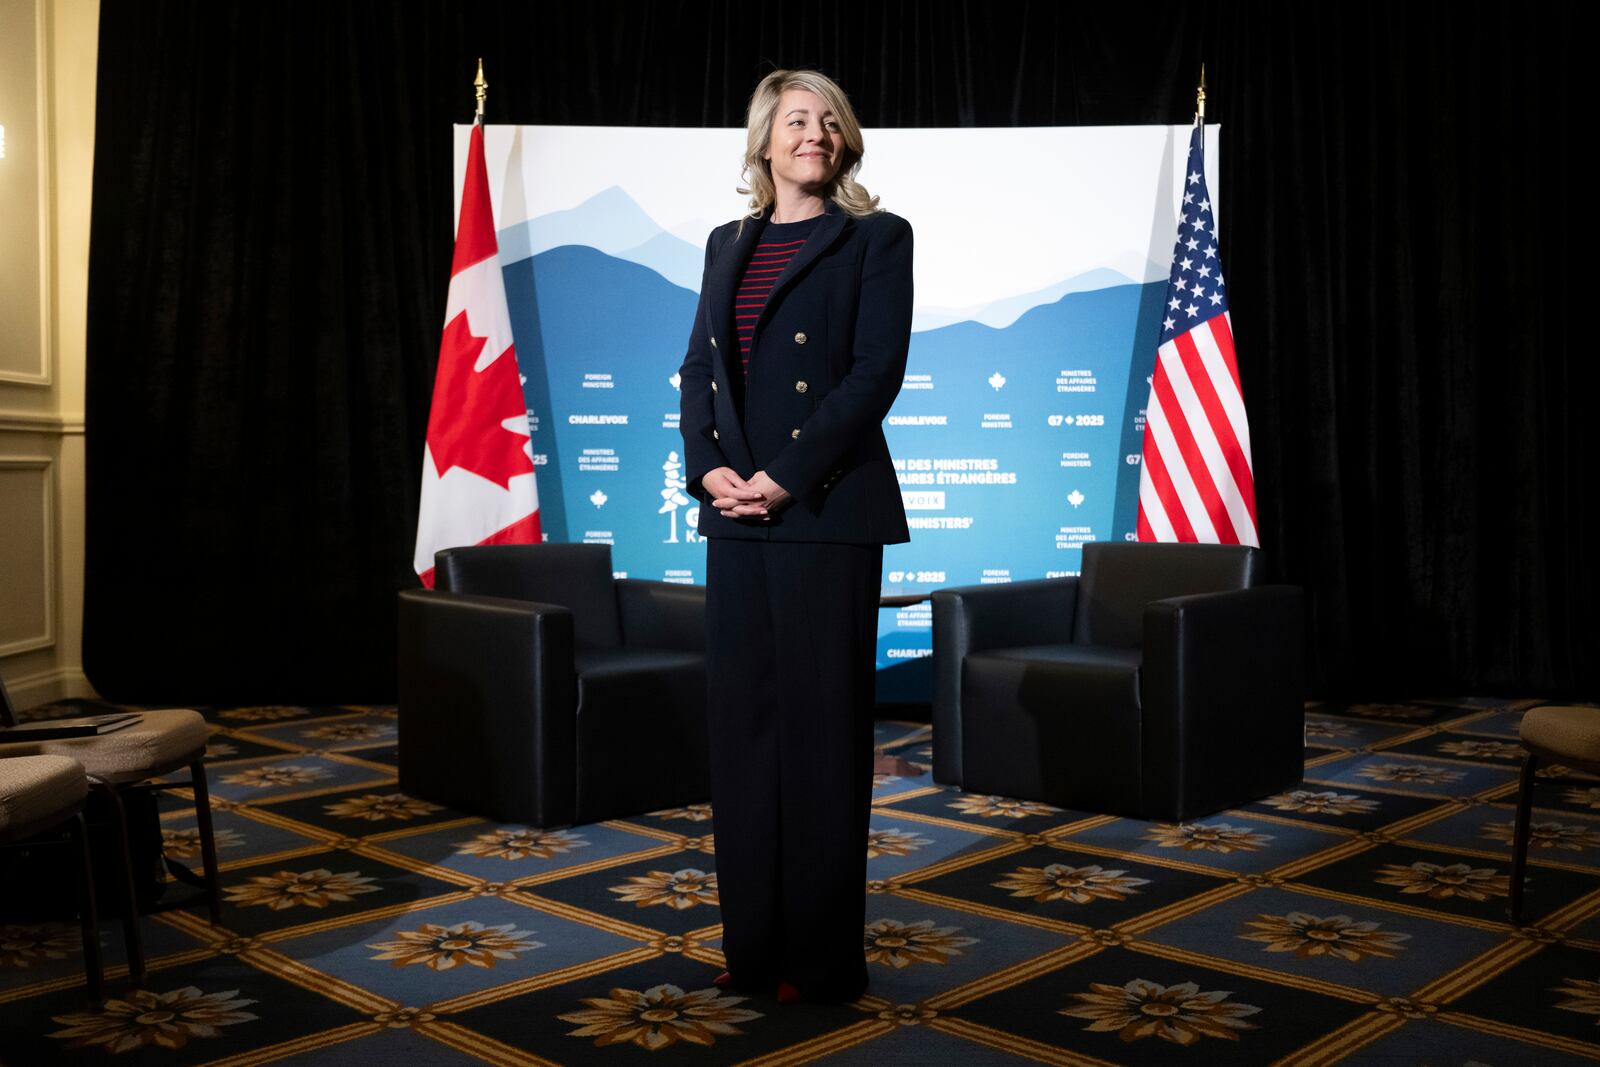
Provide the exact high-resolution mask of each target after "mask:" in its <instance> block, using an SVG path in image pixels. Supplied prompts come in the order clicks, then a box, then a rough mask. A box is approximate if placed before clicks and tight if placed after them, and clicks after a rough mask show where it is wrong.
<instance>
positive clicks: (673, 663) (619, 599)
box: [400, 545, 711, 827]
mask: <svg viewBox="0 0 1600 1067" xmlns="http://www.w3.org/2000/svg"><path fill="white" fill-rule="evenodd" d="M434 573H435V576H436V579H435V580H436V583H437V588H436V589H434V590H425V589H418V590H407V591H405V592H402V593H401V594H400V788H401V789H403V790H404V791H405V792H407V793H409V794H411V795H412V796H416V797H421V798H423V799H426V800H432V801H435V802H437V803H441V804H447V805H449V806H450V807H453V808H458V809H460V810H462V811H467V812H472V813H474V814H482V815H488V816H491V817H493V818H496V819H501V820H504V821H508V822H520V823H528V824H531V825H533V826H539V827H558V826H568V825H572V824H574V823H589V822H597V821H599V820H602V819H608V818H613V817H616V816H621V815H630V814H636V813H638V812H644V811H652V810H655V809H658V808H664V807H674V806H681V805H684V804H690V803H695V802H698V801H703V800H706V799H708V798H709V797H710V794H711V786H710V774H709V770H708V768H707V765H706V723H705V704H706V668H705V624H704V618H705V589H704V588H703V587H699V586H687V585H674V584H670V583H667V582H655V581H644V580H638V579H622V580H614V579H613V578H612V572H611V549H610V547H609V546H607V545H494V546H479V547H472V548H454V549H448V550H446V551H443V552H440V553H438V555H437V556H436V557H435V570H434Z"/></svg>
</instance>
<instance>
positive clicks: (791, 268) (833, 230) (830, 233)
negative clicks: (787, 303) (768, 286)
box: [747, 200, 848, 335]
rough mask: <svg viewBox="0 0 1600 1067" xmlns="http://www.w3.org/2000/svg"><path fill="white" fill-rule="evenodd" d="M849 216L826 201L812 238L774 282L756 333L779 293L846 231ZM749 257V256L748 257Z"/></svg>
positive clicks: (801, 247) (831, 202) (765, 319)
mask: <svg viewBox="0 0 1600 1067" xmlns="http://www.w3.org/2000/svg"><path fill="white" fill-rule="evenodd" d="M847 217H848V216H846V215H845V213H844V211H843V210H841V209H840V207H839V205H838V204H836V203H834V202H833V201H832V200H829V201H827V202H826V205H825V207H824V215H823V218H822V221H821V222H819V223H817V228H816V230H815V231H814V232H813V233H812V234H811V238H810V240H808V241H806V243H805V244H803V245H801V246H800V251H798V252H796V253H795V254H794V258H793V259H791V260H789V265H788V266H786V267H784V268H783V273H782V274H780V275H778V280H777V281H776V282H774V283H773V286H772V291H771V292H770V293H768V294H767V302H766V304H765V305H763V306H762V308H761V317H760V318H759V319H757V320H756V334H757V335H759V334H760V332H761V327H762V325H763V324H764V323H765V322H766V321H767V316H768V315H769V314H770V313H771V312H772V307H773V305H774V304H776V303H777V301H778V297H779V295H781V294H782V293H783V291H784V290H785V289H787V288H788V287H789V286H791V285H793V284H794V280H795V279H796V278H798V277H799V276H800V272H801V271H803V270H805V269H806V268H807V267H809V266H810V265H811V261H812V260H814V259H816V258H817V257H818V256H820V255H821V254H822V253H823V250H824V249H826V248H827V247H828V246H829V245H831V244H833V242H834V239H835V238H837V237H838V236H839V234H840V233H842V232H843V231H844V224H845V220H846V218H847ZM747 258H748V257H747Z"/></svg>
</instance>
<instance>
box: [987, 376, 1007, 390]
mask: <svg viewBox="0 0 1600 1067" xmlns="http://www.w3.org/2000/svg"><path fill="white" fill-rule="evenodd" d="M989 384H990V385H992V386H994V391H995V392H997V393H998V392H999V391H1000V387H1001V386H1003V385H1005V384H1006V376H1005V375H1004V374H1001V373H1000V372H999V371H995V372H994V373H993V374H991V375H989Z"/></svg>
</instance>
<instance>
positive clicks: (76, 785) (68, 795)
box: [0, 756, 89, 837]
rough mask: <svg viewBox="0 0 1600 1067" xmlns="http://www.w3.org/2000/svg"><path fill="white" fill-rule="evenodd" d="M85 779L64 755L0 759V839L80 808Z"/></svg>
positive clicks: (51, 821)
mask: <svg viewBox="0 0 1600 1067" xmlns="http://www.w3.org/2000/svg"><path fill="white" fill-rule="evenodd" d="M88 794H89V780H88V779H87V778H86V777H84V774H83V767H81V766H80V765H79V764H78V761H77V760H74V759H68V758H67V757H66V756H14V757H8V758H6V759H0V837H6V836H9V832H10V831H14V830H22V829H24V828H31V827H40V826H48V825H51V824H53V823H55V822H58V821H60V820H61V819H63V818H66V816H67V815H69V814H70V813H72V812H73V811H76V810H77V809H78V808H80V807H82V806H83V800H84V797H86V796H88Z"/></svg>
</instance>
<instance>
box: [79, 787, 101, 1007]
mask: <svg viewBox="0 0 1600 1067" xmlns="http://www.w3.org/2000/svg"><path fill="white" fill-rule="evenodd" d="M71 832H72V836H73V837H75V838H77V840H78V855H79V859H80V861H81V863H82V866H83V893H82V895H81V897H80V902H79V905H78V917H79V919H80V921H81V922H82V924H83V970H84V975H85V977H86V979H87V981H88V983H89V1003H90V1005H91V1006H93V1007H94V1008H95V1009H96V1010H98V1009H99V1008H100V1006H101V1005H103V1004H104V1003H105V1000H106V979H105V967H104V965H103V964H102V963H101V960H100V916H99V913H98V912H97V910H96V908H95V899H94V860H93V859H92V858H91V856H90V850H89V823H88V822H87V821H86V820H85V819H84V817H83V812H81V811H80V812H78V813H77V814H76V815H75V816H73V818H72V822H71Z"/></svg>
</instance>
